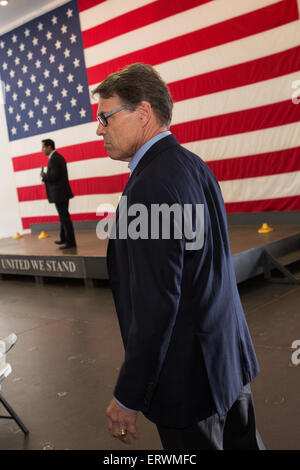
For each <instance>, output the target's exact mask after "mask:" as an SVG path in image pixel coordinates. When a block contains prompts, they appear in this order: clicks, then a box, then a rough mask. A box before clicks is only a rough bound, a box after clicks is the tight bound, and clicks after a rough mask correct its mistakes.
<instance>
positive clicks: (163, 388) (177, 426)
mask: <svg viewBox="0 0 300 470" xmlns="http://www.w3.org/2000/svg"><path fill="white" fill-rule="evenodd" d="M94 94H97V95H98V96H99V106H98V116H97V118H98V121H99V125H98V128H97V135H98V136H102V137H103V139H104V147H105V148H106V149H107V151H108V155H109V157H110V158H112V159H113V160H122V161H129V165H128V166H129V169H130V171H131V175H130V178H129V181H128V183H127V185H126V188H125V190H124V192H123V196H122V198H121V201H120V204H119V207H118V209H117V212H116V217H115V225H114V234H113V236H112V232H111V237H110V241H109V245H108V251H107V263H108V271H109V278H110V282H111V287H112V291H113V296H114V301H115V305H116V311H117V314H118V318H119V323H120V328H121V334H122V339H123V343H124V348H125V359H124V363H123V365H122V367H121V369H120V373H119V376H118V380H117V384H116V386H115V390H114V398H113V399H112V401H111V403H110V405H109V406H108V408H107V411H106V415H107V422H108V428H109V430H110V433H111V435H112V436H113V437H116V438H119V439H120V440H121V441H122V442H124V443H126V444H128V443H130V439H131V438H132V437H133V438H136V437H137V433H136V418H137V413H138V412H139V411H141V412H143V414H144V415H145V416H146V417H147V418H148V419H150V420H151V421H153V422H154V423H156V425H157V429H158V432H159V435H160V438H161V441H162V444H163V447H164V449H178V450H182V449H216V450H221V449H263V448H264V446H263V443H262V441H261V439H260V436H259V434H258V432H257V430H256V423H255V414H254V409H253V402H252V396H251V390H250V386H249V383H250V382H251V380H253V378H254V377H255V376H256V375H257V374H258V372H259V367H258V363H257V360H256V355H255V352H254V348H253V344H252V341H251V337H250V334H249V330H248V327H247V323H246V319H245V316H244V312H243V308H242V305H241V302H240V298H239V294H238V290H237V284H236V278H235V273H234V268H233V264H232V258H231V252H230V245H229V239H228V231H227V221H226V212H225V207H224V202H223V199H222V195H221V191H220V188H219V185H218V183H217V181H216V179H215V177H214V175H213V174H212V172H211V171H210V170H209V168H208V166H207V165H206V164H205V163H204V162H203V161H202V160H201V159H200V158H199V157H198V156H197V155H195V154H193V153H191V152H190V151H188V150H186V149H185V148H184V147H182V146H181V145H179V143H178V142H177V140H176V138H175V137H174V136H173V135H172V134H171V132H170V131H169V126H170V122H171V117H172V107H173V102H172V99H171V96H170V94H169V90H168V88H167V86H166V84H165V83H164V82H163V81H162V79H161V77H160V76H159V75H158V73H157V72H156V71H155V70H154V69H153V68H152V67H151V66H149V65H144V64H132V65H130V66H128V67H126V68H125V69H124V70H122V71H120V72H117V73H114V74H111V75H109V76H108V77H107V78H106V79H105V80H104V81H103V82H102V83H101V84H100V85H99V86H98V87H97V88H96V89H95V90H94ZM124 198H125V199H126V204H127V207H128V211H125V212H126V213H124V204H123V199H124ZM121 202H122V204H121ZM121 206H122V207H121ZM175 206H176V207H179V208H184V207H186V206H192V208H193V211H192V212H193V214H194V215H195V213H196V214H197V210H196V209H197V207H200V206H202V207H203V208H204V210H203V217H202V225H201V226H200V227H198V229H199V231H201V230H202V231H203V243H202V244H201V246H199V245H197V244H196V245H195V246H193V247H191V245H192V244H189V243H187V238H189V239H190V237H187V236H186V233H185V234H184V236H183V235H182V236H181V237H178V236H177V235H178V234H176V236H175V230H174V229H175V228H177V226H176V224H177V223H178V220H176V221H175V217H174V218H172V217H170V218H169V228H170V230H169V234H170V236H169V237H168V236H167V237H166V236H164V235H163V233H162V231H161V230H155V229H156V228H157V227H153V219H152V217H151V215H152V214H150V210H151V212H152V209H153V208H156V209H157V208H158V207H161V208H163V207H164V209H165V208H166V207H169V208H172V207H175ZM138 208H139V209H138ZM144 209H145V210H146V212H145V210H144ZM194 209H195V211H194ZM137 211H141V213H142V212H143V214H144V219H143V220H142V218H140V225H143V227H140V236H132V233H133V228H134V227H135V229H136V230H137V226H138V224H137V223H136V220H134V219H133V217H132V216H133V215H134V214H136V215H137ZM162 212H163V211H162ZM145 213H146V214H147V215H146V218H145ZM191 214H192V213H191ZM184 215H185V214H184ZM194 215H192V219H193V223H192V226H193V228H194V226H195V225H196V227H197V220H196V224H194V222H195V220H194V218H193V217H194ZM124 217H125V219H126V220H127V221H128V223H127V232H126V233H125V231H124ZM192 219H191V220H192ZM134 224H135V225H134ZM121 225H122V230H120V227H121ZM175 226H176V227H175ZM150 227H151V235H150V236H149V233H150V230H149V231H148V236H146V235H147V234H146V235H145V230H144V229H145V228H148V229H149V228H150ZM190 228H192V227H190ZM153 229H154V230H153ZM121 232H122V233H121ZM190 232H192V230H190ZM153 233H154V236H152V234H153ZM135 234H136V231H135ZM194 235H196V238H197V232H194Z"/></svg>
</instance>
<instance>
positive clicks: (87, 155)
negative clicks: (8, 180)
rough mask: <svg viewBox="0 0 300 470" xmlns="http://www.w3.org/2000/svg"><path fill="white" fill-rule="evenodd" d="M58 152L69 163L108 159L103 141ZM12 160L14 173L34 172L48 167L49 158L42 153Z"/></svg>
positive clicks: (62, 148) (62, 149)
mask: <svg viewBox="0 0 300 470" xmlns="http://www.w3.org/2000/svg"><path fill="white" fill-rule="evenodd" d="M96 107H97V105H96ZM57 151H58V153H61V155H63V157H64V158H65V160H66V161H67V163H70V162H77V161H81V160H89V159H92V158H105V157H107V150H106V149H105V148H104V142H103V140H95V141H92V142H85V143H83V144H78V145H69V146H67V147H61V148H60V149H57ZM12 160H13V167H14V171H24V170H32V169H34V168H39V167H41V166H42V165H43V166H47V165H48V157H45V155H43V154H42V153H41V152H39V153H32V154H28V155H22V156H20V157H14V158H13V159H12Z"/></svg>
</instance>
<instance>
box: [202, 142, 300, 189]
mask: <svg viewBox="0 0 300 470" xmlns="http://www.w3.org/2000/svg"><path fill="white" fill-rule="evenodd" d="M206 163H207V165H208V166H209V168H210V169H211V170H212V172H213V173H214V175H215V176H216V178H217V180H218V181H228V180H237V179H243V178H257V177H259V176H267V175H277V174H281V173H290V172H292V171H300V147H294V148H291V149H285V150H278V151H276V152H268V153H261V154H257V155H249V156H246V157H236V158H228V159H226V160H214V161H211V162H206Z"/></svg>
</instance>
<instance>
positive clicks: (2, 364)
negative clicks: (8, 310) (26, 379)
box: [0, 333, 29, 434]
mask: <svg viewBox="0 0 300 470" xmlns="http://www.w3.org/2000/svg"><path fill="white" fill-rule="evenodd" d="M13 335H14V333H12V334H11V335H9V336H8V337H7V338H5V339H4V340H0V343H1V346H3V343H5V346H6V348H5V349H3V347H2V351H3V352H1V351H0V402H1V403H2V405H3V406H4V408H5V409H6V411H7V412H8V413H9V416H7V415H6V416H0V418H1V419H13V420H14V421H15V422H16V423H17V425H18V426H19V427H20V428H21V429H22V431H23V433H24V434H28V432H29V431H28V429H27V428H26V426H25V425H24V423H23V422H22V421H21V419H20V418H19V416H18V415H17V413H16V412H15V411H14V409H13V408H12V407H11V406H10V404H9V403H8V402H7V401H6V399H5V398H4V396H3V394H2V393H1V387H2V385H1V384H2V382H3V380H4V379H6V377H8V376H9V374H10V373H11V372H12V368H11V365H10V364H8V363H7V362H6V352H8V351H9V349H11V347H12V346H13V345H14V343H15V342H16V340H17V337H16V335H14V336H13ZM7 339H9V340H12V341H13V342H10V343H9V342H8V341H7ZM0 349H1V348H0Z"/></svg>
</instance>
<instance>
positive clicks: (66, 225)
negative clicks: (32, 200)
mask: <svg viewBox="0 0 300 470" xmlns="http://www.w3.org/2000/svg"><path fill="white" fill-rule="evenodd" d="M42 152H43V153H44V155H47V156H48V157H49V160H48V166H47V172H46V173H45V172H44V170H43V169H42V171H41V177H42V181H43V182H44V183H45V186H46V193H47V198H48V201H49V202H50V203H54V204H55V207H56V210H57V212H58V216H59V220H60V224H61V225H60V240H57V241H55V243H56V244H57V245H62V246H61V247H60V249H67V248H75V247H76V241H75V235H74V228H73V224H72V221H71V217H70V214H69V199H71V198H72V197H74V196H73V193H72V190H71V187H70V183H69V178H68V170H67V164H66V161H65V159H64V157H63V156H62V155H60V154H59V153H58V152H56V151H55V144H54V142H53V140H51V139H45V140H42Z"/></svg>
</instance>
